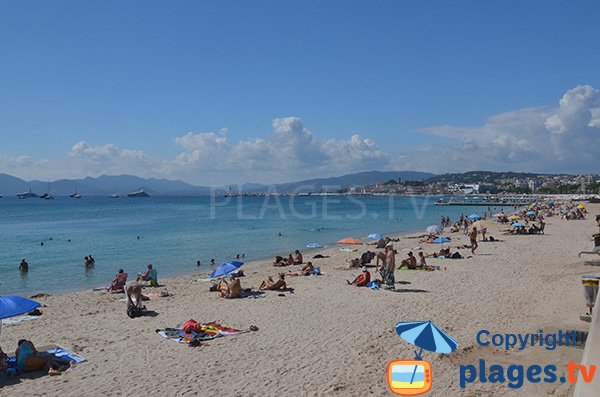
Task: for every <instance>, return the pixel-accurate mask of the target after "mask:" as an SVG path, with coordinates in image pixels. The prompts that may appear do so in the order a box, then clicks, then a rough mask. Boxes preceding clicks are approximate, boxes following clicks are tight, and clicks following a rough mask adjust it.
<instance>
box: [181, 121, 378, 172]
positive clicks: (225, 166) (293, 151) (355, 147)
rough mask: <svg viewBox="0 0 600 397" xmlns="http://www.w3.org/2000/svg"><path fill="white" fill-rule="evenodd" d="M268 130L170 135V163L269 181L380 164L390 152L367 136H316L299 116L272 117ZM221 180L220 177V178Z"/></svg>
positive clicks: (363, 168)
mask: <svg viewBox="0 0 600 397" xmlns="http://www.w3.org/2000/svg"><path fill="white" fill-rule="evenodd" d="M272 125H273V132H272V133H271V134H269V135H267V136H265V137H264V138H253V139H247V140H243V141H241V142H238V143H232V142H230V141H229V140H228V138H227V132H226V131H221V132H219V133H218V134H215V133H213V132H206V133H198V134H193V133H187V134H186V135H183V136H181V137H177V138H175V142H176V143H177V144H178V145H180V146H182V147H183V149H184V151H183V152H182V153H180V154H179V155H178V156H177V157H176V159H175V160H174V162H173V164H172V168H174V169H186V170H185V171H184V172H186V173H188V174H189V173H192V172H199V173H200V172H202V173H206V174H215V173H217V172H218V173H220V175H229V176H230V180H232V179H235V182H242V181H258V182H273V181H285V180H289V179H290V178H292V179H302V178H314V177H319V176H322V175H324V174H325V175H332V174H337V173H339V172H352V171H359V170H365V169H371V168H383V167H385V166H387V164H388V163H389V159H390V157H389V155H388V154H387V153H384V152H383V151H381V150H379V149H378V147H377V145H376V144H375V143H374V142H373V141H371V140H370V139H366V138H362V137H361V136H360V135H357V134H356V135H353V136H352V137H351V138H350V139H349V140H336V139H326V140H322V139H318V138H317V137H316V136H315V135H314V134H313V133H312V132H311V131H310V130H309V129H308V128H306V127H305V126H304V124H303V122H302V120H301V119H300V118H298V117H286V118H278V119H274V120H273V123H272ZM221 179H222V177H221Z"/></svg>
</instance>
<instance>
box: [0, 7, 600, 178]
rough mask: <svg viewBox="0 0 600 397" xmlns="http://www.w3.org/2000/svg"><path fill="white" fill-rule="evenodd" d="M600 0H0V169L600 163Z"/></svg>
mask: <svg viewBox="0 0 600 397" xmlns="http://www.w3.org/2000/svg"><path fill="white" fill-rule="evenodd" d="M599 18H600V0H574V1H568V2H566V1H554V0H544V1H537V0H529V1H526V2H524V1H521V0H501V1H496V0H488V1H480V0H471V1H467V0H464V1H452V0H439V1H430V0H411V1H408V0H387V1H384V0H382V1H375V2H374V1H350V0H344V1H341V0H340V1H312V0H307V1H267V0H264V1H263V0H261V1H226V0H225V1H212V2H204V1H133V0H132V1H126V2H123V1H110V0H108V1H64V0H55V1H52V2H48V1H28V2H19V1H8V0H5V1H1V2H0V38H1V39H0V172H3V173H8V174H11V175H15V176H18V177H22V178H25V179H34V178H35V179H41V180H51V179H58V178H77V177H84V176H98V175H102V174H106V175H115V174H133V175H138V176H142V177H158V178H169V179H182V180H184V181H186V182H190V183H195V184H206V185H218V184H225V183H243V182H260V183H276V182H284V181H292V180H301V179H307V178H314V177H324V176H332V175H343V174H347V173H351V172H357V171H363V170H373V169H377V170H416V171H429V172H434V173H443V172H464V171H469V170H495V171H509V170H512V171H530V172H568V173H592V172H594V173H600V156H598V153H597V149H598V148H600V91H599V90H600V73H599V72H598V71H599V70H600V51H598V38H599V37H600V24H598V23H597V21H598V20H599Z"/></svg>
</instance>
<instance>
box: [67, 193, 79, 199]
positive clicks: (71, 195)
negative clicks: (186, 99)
mask: <svg viewBox="0 0 600 397" xmlns="http://www.w3.org/2000/svg"><path fill="white" fill-rule="evenodd" d="M69 197H71V198H74V199H80V198H81V194H79V193H73V194H70V195H69Z"/></svg>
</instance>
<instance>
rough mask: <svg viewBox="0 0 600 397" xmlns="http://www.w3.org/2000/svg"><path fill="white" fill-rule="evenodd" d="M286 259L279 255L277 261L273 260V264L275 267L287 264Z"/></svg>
mask: <svg viewBox="0 0 600 397" xmlns="http://www.w3.org/2000/svg"><path fill="white" fill-rule="evenodd" d="M285 265H286V263H285V259H283V258H282V257H281V256H279V255H277V256H276V257H275V262H273V266H275V267H280V266H285Z"/></svg>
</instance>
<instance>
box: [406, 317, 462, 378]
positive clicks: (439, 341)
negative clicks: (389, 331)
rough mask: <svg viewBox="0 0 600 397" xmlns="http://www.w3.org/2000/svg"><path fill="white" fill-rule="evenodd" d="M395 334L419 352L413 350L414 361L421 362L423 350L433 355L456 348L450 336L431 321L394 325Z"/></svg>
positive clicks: (455, 343)
mask: <svg viewBox="0 0 600 397" xmlns="http://www.w3.org/2000/svg"><path fill="white" fill-rule="evenodd" d="M396 332H397V333H398V335H400V337H401V338H402V339H404V340H405V341H407V342H408V343H410V344H413V345H415V346H417V347H419V348H421V350H420V351H419V352H418V353H417V351H416V350H415V359H416V360H421V353H423V349H425V350H429V351H431V352H434V353H446V354H448V353H452V352H453V351H454V350H456V348H457V347H458V342H457V341H456V340H454V339H453V338H452V337H451V336H450V335H448V334H447V333H446V332H444V331H443V330H442V329H441V328H439V327H438V326H436V325H435V324H434V323H432V322H431V321H410V322H400V323H398V324H396ZM416 372H417V366H416V365H415V370H414V371H413V375H412V377H411V379H410V383H412V382H413V380H414V378H415V373H416Z"/></svg>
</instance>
